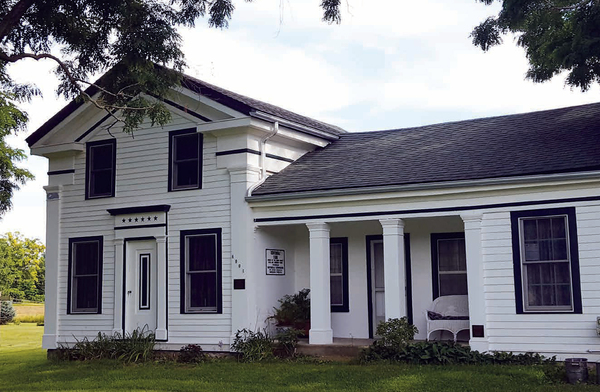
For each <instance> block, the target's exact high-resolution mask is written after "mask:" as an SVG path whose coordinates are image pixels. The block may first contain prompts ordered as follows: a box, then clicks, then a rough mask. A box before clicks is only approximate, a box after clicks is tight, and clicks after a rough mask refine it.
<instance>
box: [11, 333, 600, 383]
mask: <svg viewBox="0 0 600 392" xmlns="http://www.w3.org/2000/svg"><path fill="white" fill-rule="evenodd" d="M41 334H42V327H37V326H35V325H33V324H21V325H6V326H0V380H2V382H1V384H0V389H1V390H2V391H23V390H27V391H46V390H64V391H89V390H95V391H131V390H142V391H215V392H219V391H249V392H252V391H260V392H269V391H286V392H303V391H334V392H335V391H383V392H385V391H411V392H420V391H422V392H425V391H465V392H476V391H485V392H494V391H524V390H526V391H528V392H536V391H586V390H589V391H592V390H597V386H595V385H589V386H585V385H584V386H571V385H548V384H545V382H544V379H543V374H542V372H541V370H540V369H539V368H536V367H525V366H408V365H381V364H379V365H369V366H360V365H348V364H343V363H325V364H317V363H291V362H275V363H266V364H246V363H237V362H234V361H223V360H221V361H215V362H210V363H204V364H200V365H183V364H177V363H145V364H138V365H124V364H122V363H119V362H116V361H94V362H53V361H48V360H47V359H46V353H45V351H44V350H42V349H41V348H40V342H41Z"/></svg>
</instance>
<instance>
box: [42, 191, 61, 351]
mask: <svg viewBox="0 0 600 392" xmlns="http://www.w3.org/2000/svg"><path fill="white" fill-rule="evenodd" d="M44 189H45V190H46V288H45V295H46V301H45V323H44V335H43V337H42V347H43V348H45V349H54V348H56V347H57V339H58V267H59V266H58V262H59V254H60V231H59V230H60V225H59V219H60V191H61V187H60V186H45V187H44ZM65 298H66V296H65Z"/></svg>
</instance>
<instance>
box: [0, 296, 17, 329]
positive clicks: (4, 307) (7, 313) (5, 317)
mask: <svg viewBox="0 0 600 392" xmlns="http://www.w3.org/2000/svg"><path fill="white" fill-rule="evenodd" d="M16 314H17V312H15V308H13V306H12V303H10V302H9V301H2V302H0V325H4V324H8V323H10V322H11V321H13V320H14V318H15V315H16Z"/></svg>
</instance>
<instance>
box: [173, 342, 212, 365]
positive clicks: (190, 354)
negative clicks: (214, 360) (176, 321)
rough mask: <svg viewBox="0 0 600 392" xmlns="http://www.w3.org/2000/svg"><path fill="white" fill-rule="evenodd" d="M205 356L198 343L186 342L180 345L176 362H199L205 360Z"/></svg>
mask: <svg viewBox="0 0 600 392" xmlns="http://www.w3.org/2000/svg"><path fill="white" fill-rule="evenodd" d="M206 359H207V356H206V354H205V353H204V351H203V350H202V347H200V346H199V345H198V344H188V345H187V346H183V347H181V350H179V355H178V356H177V362H182V363H200V362H204V361H206Z"/></svg>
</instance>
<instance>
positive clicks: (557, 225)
mask: <svg viewBox="0 0 600 392" xmlns="http://www.w3.org/2000/svg"><path fill="white" fill-rule="evenodd" d="M566 223H567V222H566V218H564V217H561V218H552V237H554V238H566V234H565V233H566V231H565V228H566V227H565V226H566Z"/></svg>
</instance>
